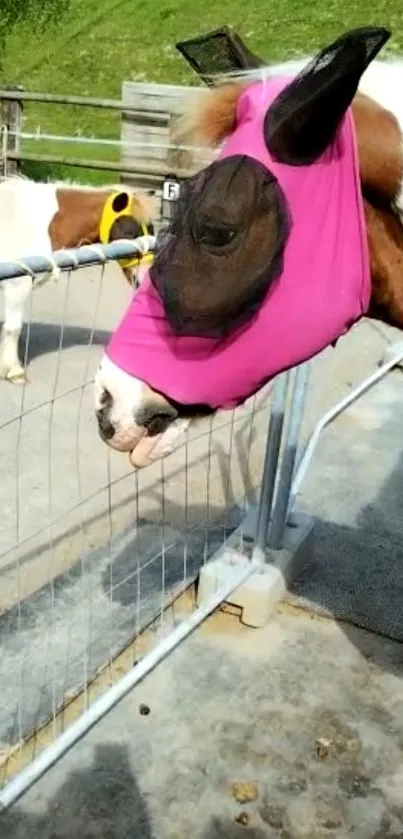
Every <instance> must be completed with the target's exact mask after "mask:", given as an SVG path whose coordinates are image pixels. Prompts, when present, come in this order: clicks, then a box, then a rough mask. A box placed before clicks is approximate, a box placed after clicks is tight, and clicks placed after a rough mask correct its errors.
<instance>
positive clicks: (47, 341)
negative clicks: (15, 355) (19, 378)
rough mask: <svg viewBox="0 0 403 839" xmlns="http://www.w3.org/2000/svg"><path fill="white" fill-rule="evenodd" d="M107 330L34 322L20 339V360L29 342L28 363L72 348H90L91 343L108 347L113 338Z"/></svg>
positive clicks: (23, 332)
mask: <svg viewBox="0 0 403 839" xmlns="http://www.w3.org/2000/svg"><path fill="white" fill-rule="evenodd" d="M111 334H112V333H111V332H110V331H108V330H107V329H95V330H94V332H93V333H92V330H91V327H89V326H85V327H84V326H69V325H65V326H62V327H61V326H60V324H56V323H38V322H36V321H34V322H32V323H30V324H29V326H27V325H26V324H25V326H24V328H23V331H22V334H21V339H20V345H19V347H20V358H23V357H24V355H25V347H26V342H27V340H28V342H29V343H28V362H30V361H33V360H34V359H35V358H39V357H40V356H42V355H47V354H48V353H54V352H57V351H58V350H59V348H60V349H64V350H66V349H70V348H71V347H88V344H89V342H90V341H91V344H94V345H97V346H106V344H107V343H108V342H109V340H110V337H111Z"/></svg>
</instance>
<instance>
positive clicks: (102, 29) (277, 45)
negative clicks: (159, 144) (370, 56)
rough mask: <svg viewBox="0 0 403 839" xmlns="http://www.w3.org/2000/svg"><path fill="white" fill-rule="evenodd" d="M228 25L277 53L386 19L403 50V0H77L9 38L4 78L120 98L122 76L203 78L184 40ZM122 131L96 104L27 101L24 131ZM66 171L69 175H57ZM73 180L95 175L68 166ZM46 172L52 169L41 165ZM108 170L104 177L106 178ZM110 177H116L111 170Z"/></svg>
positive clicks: (304, 48) (35, 87) (70, 149)
mask: <svg viewBox="0 0 403 839" xmlns="http://www.w3.org/2000/svg"><path fill="white" fill-rule="evenodd" d="M225 23H229V24H231V25H232V26H234V27H235V29H237V30H238V31H239V32H240V34H241V35H242V36H243V37H244V38H245V40H246V41H247V43H248V44H249V45H250V46H251V48H252V49H253V50H255V51H256V52H260V53H261V54H262V55H265V56H267V57H268V58H269V59H272V60H274V59H280V58H284V57H290V56H293V55H294V56H295V55H298V54H301V53H307V52H309V51H311V50H313V49H315V48H316V47H318V46H320V45H322V44H323V43H325V42H326V41H327V40H331V39H332V38H334V37H337V35H339V34H340V32H341V31H343V30H345V29H347V28H349V27H353V26H359V25H365V24H369V23H371V24H377V23H379V24H382V25H386V26H389V27H390V28H391V29H392V32H393V39H392V43H391V45H390V47H389V49H390V50H392V51H394V52H399V51H402V52H403V7H402V0H373V2H372V3H370V2H369V0H310V2H307V0H287V1H286V2H284V0H283V2H279V0H248V2H247V3H245V2H242V0H219V2H217V0H146V2H144V0H143V2H141V0H71V8H70V11H69V13H68V14H67V15H66V16H65V17H64V18H63V20H62V21H61V22H60V24H59V25H58V26H57V27H56V28H54V29H52V30H47V31H44V32H42V33H39V34H35V35H33V34H32V32H31V31H30V28H29V27H23V26H22V27H19V28H18V29H17V30H16V31H15V32H14V33H13V35H12V37H11V38H10V39H9V40H8V43H7V47H6V53H5V55H4V60H3V73H2V83H3V84H8V83H19V84H22V85H24V87H25V88H26V89H27V90H32V91H46V92H53V93H74V94H81V95H88V96H108V97H114V98H120V95H121V84H122V80H123V79H133V80H138V81H144V80H146V81H159V82H184V83H187V84H189V83H197V79H196V77H195V76H194V75H193V74H192V72H191V71H190V70H188V69H187V66H186V64H185V62H184V61H183V59H181V57H180V56H179V54H177V53H176V50H175V49H174V44H175V41H177V40H179V39H181V38H185V37H191V36H192V35H196V34H198V33H200V32H203V31H207V30H209V29H213V28H214V27H217V26H221V25H223V24H225ZM38 125H40V127H41V130H42V131H48V132H51V133H57V134H68V135H72V134H73V135H74V134H80V133H81V134H83V135H86V136H95V137H104V138H108V137H118V136H119V130H120V128H119V116H118V115H117V114H112V113H109V112H101V111H97V110H92V109H91V110H90V109H86V110H79V109H77V108H76V109H74V108H62V107H55V106H51V107H49V106H45V105H40V104H37V105H31V106H26V108H25V120H24V128H25V130H33V129H35V128H36V127H37V126H38ZM30 148H32V149H35V151H42V152H45V151H47V152H49V151H54V152H56V151H57V153H58V154H62V153H67V154H69V155H73V154H74V155H78V154H80V155H81V156H84V157H86V156H87V157H98V158H101V157H102V158H109V159H118V157H119V155H118V152H116V151H115V150H111V149H108V148H102V149H100V148H99V147H98V148H96V147H93V146H89V147H86V148H84V149H83V148H82V147H81V149H80V148H79V147H78V145H77V146H76V145H74V146H72V145H68V146H65V147H64V148H63V147H62V148H61V147H60V146H57V147H55V146H50V145H49V143H48V144H45V143H43V142H41V143H40V144H39V143H36V142H34V143H31V144H30ZM47 172H49V173H50V174H53V175H55V174H58V175H59V174H60V172H57V173H56V172H55V171H53V172H50V170H49V169H47ZM67 172H68V175H69V176H70V177H78V178H80V179H82V180H85V179H86V180H88V179H89V177H91V178H93V177H94V176H93V175H89V173H83V172H82V171H81V172H80V171H79V170H78V171H77V172H73V171H72V170H66V174H67ZM40 174H44V172H41V173H40ZM99 177H101V178H102V177H103V179H104V180H105V175H103V176H96V178H97V179H99ZM106 180H110V176H108V174H106Z"/></svg>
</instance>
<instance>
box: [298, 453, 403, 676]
mask: <svg viewBox="0 0 403 839" xmlns="http://www.w3.org/2000/svg"><path fill="white" fill-rule="evenodd" d="M376 456H377V453H376V452H374V457H376ZM313 512H314V508H313ZM314 521H315V554H314V557H313V558H312V561H311V562H310V563H309V564H308V566H307V568H306V569H305V570H304V572H303V573H302V574H301V575H300V577H299V578H298V579H297V580H296V581H295V583H294V585H293V587H292V589H291V593H290V594H291V596H290V600H291V602H292V603H295V604H298V605H302V606H306V607H307V608H309V609H313V610H314V611H317V612H319V613H321V614H324V615H329V616H332V617H333V618H335V619H336V620H337V621H338V622H339V623H340V627H341V629H342V630H343V631H344V632H345V634H346V635H347V636H348V637H349V638H350V640H351V642H352V643H354V644H357V643H359V644H360V645H362V648H361V651H362V653H363V654H364V655H366V654H367V644H366V635H365V634H364V633H357V632H355V630H354V627H359V628H361V629H364V630H368V631H369V632H371V633H375V634H376V635H379V636H382V637H383V638H388V639H391V640H393V641H398V642H400V644H399V645H396V644H395V645H393V654H392V652H391V650H392V645H390V649H389V646H388V645H384V644H382V643H380V644H379V645H378V647H377V657H376V659H375V661H376V663H377V664H378V665H380V666H381V667H383V668H384V669H386V670H390V671H391V672H393V673H395V674H396V675H400V676H401V675H403V456H402V457H401V458H399V460H398V462H397V464H396V465H395V468H394V469H393V471H392V473H391V474H390V476H389V477H388V479H387V481H385V482H384V484H383V485H382V487H381V489H380V492H379V493H378V495H377V497H376V498H375V499H374V500H373V501H372V502H371V503H369V504H364V505H363V507H362V508H361V510H360V511H359V513H358V515H357V517H356V524H355V525H354V526H352V525H350V524H348V525H347V524H338V523H336V522H335V521H331V520H330V519H325V518H324V517H317V518H316V517H314ZM372 649H373V647H372Z"/></svg>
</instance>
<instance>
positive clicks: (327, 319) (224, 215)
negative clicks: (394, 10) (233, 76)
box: [107, 29, 388, 409]
mask: <svg viewBox="0 0 403 839" xmlns="http://www.w3.org/2000/svg"><path fill="white" fill-rule="evenodd" d="M387 37H388V33H386V35H385V30H380V29H366V30H358V34H357V32H355V33H350V34H349V35H347V36H344V38H342V39H339V41H338V42H336V43H335V44H333V45H332V46H331V47H328V48H327V50H324V51H323V52H322V53H321V55H320V56H319V57H318V58H317V59H316V63H315V65H314V66H310V67H309V68H308V70H306V71H305V72H304V73H302V74H301V75H300V76H299V77H297V78H296V79H294V80H290V79H286V78H274V79H267V80H264V81H260V82H257V83H255V84H252V85H250V86H248V87H246V88H245V89H244V90H243V92H242V93H241V95H240V96H239V98H238V101H237V106H236V116H235V126H234V129H233V131H232V133H231V134H230V136H229V137H228V138H227V139H226V141H225V143H224V145H223V147H222V150H221V152H220V153H219V155H218V158H217V159H216V160H215V161H214V163H212V164H211V166H209V167H207V168H206V169H205V170H203V171H202V172H200V173H199V174H198V175H196V176H195V177H193V178H191V179H190V180H189V181H188V182H187V183H186V184H185V185H184V186H183V188H182V190H181V198H180V200H179V202H178V208H177V212H176V215H175V217H174V219H173V222H172V224H171V227H170V229H169V231H168V233H167V235H166V236H165V239H164V241H163V243H162V245H161V248H160V250H159V252H158V254H157V256H156V259H155V262H154V264H153V265H152V267H151V269H150V271H149V275H148V276H147V277H146V278H145V280H144V281H143V283H142V285H141V287H140V289H139V290H138V291H137V293H136V294H135V295H134V296H133V298H132V301H131V303H130V305H129V308H128V310H127V312H126V314H125V315H124V317H123V320H122V321H121V323H120V325H119V326H118V328H117V330H116V332H115V333H114V335H113V337H112V339H111V341H110V344H109V346H108V348H107V354H108V356H109V357H110V359H111V360H112V361H113V362H114V363H115V364H116V365H117V366H118V367H120V368H121V369H123V370H124V371H125V372H127V373H129V374H130V375H132V376H134V377H136V378H137V379H140V380H142V381H144V382H146V383H147V384H148V385H149V386H150V387H151V388H153V389H154V390H156V391H159V392H161V393H163V394H164V395H165V396H167V397H168V398H170V399H171V400H173V401H175V402H177V403H180V404H182V405H207V406H209V407H210V408H213V409H215V408H231V407H233V406H236V405H238V404H239V403H241V402H243V401H244V400H245V399H246V398H247V397H248V396H249V395H251V394H252V393H254V392H256V391H257V390H258V389H259V388H260V387H261V386H262V385H263V384H264V383H265V382H267V381H268V380H269V379H271V378H272V377H273V376H275V375H276V374H278V373H279V372H281V371H283V370H286V369H288V368H290V367H292V366H294V365H296V364H299V363H301V362H302V361H305V360H307V359H309V358H311V357H312V356H314V355H316V354H317V353H318V352H320V351H321V350H322V349H324V348H325V347H326V346H328V345H329V344H331V343H333V342H334V341H335V340H337V338H338V337H339V336H340V335H342V334H343V333H344V332H346V331H347V330H348V329H349V328H350V327H351V325H352V324H353V323H354V322H355V321H356V320H357V319H359V318H360V317H361V316H362V315H363V314H364V313H365V312H366V311H367V309H368V306H369V301H370V273H369V257H368V246H367V239H366V231H365V224H364V217H363V206H362V196H361V189H360V182H359V171H358V159H357V150H356V144H355V130H354V125H353V120H352V114H351V111H350V109H349V104H350V103H351V100H352V98H353V96H354V93H355V90H356V88H357V85H358V81H359V78H360V75H361V74H362V72H363V70H364V69H365V66H367V64H368V63H369V62H370V60H371V59H372V58H373V57H374V54H376V52H378V50H379V49H380V47H381V46H382V44H383V43H384V41H385V40H387ZM340 56H341V57H340ZM335 62H336V65H335ZM337 62H338V63H337ZM332 80H333V81H332ZM332 85H333V87H332ZM318 91H319V94H320V96H319V94H318ZM315 96H316V99H315ZM318 96H319V99H318ZM320 97H322V99H321V98H320ZM332 97H333V99H332ZM318 102H319V105H318ZM324 102H330V103H331V104H332V103H333V105H334V108H335V115H333V117H332V115H331V116H330V118H329V114H328V112H327V111H326V106H325V105H324ZM306 103H308V104H306ZM312 103H313V104H315V103H316V107H317V111H316V112H315V113H314V114H313V117H314V118H312V108H313V104H312ZM307 108H308V110H309V109H311V110H310V111H309V114H310V116H311V122H310V124H309V131H308V129H307V132H308V133H307V134H306V137H307V141H306V142H305V140H306V137H305V134H304V124H305V123H304V114H305V111H306V109H307ZM304 109H305V111H304ZM330 110H331V108H329V109H328V111H330ZM336 112H337V113H336ZM293 132H294V133H293Z"/></svg>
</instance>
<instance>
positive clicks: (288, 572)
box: [197, 514, 314, 628]
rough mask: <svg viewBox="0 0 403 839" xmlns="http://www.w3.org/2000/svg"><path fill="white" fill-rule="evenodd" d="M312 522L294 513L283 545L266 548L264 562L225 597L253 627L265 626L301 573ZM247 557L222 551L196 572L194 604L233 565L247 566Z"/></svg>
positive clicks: (211, 590)
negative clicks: (197, 581)
mask: <svg viewBox="0 0 403 839" xmlns="http://www.w3.org/2000/svg"><path fill="white" fill-rule="evenodd" d="M313 532H314V528H313V521H312V519H310V518H309V517H308V516H303V515H300V514H296V515H294V516H293V519H292V524H291V525H288V526H287V528H286V532H285V536H284V547H283V548H282V549H281V550H279V551H273V550H271V549H269V548H268V549H267V563H266V564H265V565H262V567H261V569H259V570H257V571H256V572H255V573H254V574H252V575H251V576H250V577H249V579H247V580H246V581H245V582H244V583H243V584H242V585H241V586H239V587H238V588H237V589H235V591H234V592H233V593H232V594H231V595H230V597H228V599H227V601H226V602H227V603H229V604H230V605H232V606H238V607H240V608H241V609H242V615H241V621H242V623H244V624H246V625H247V626H252V627H255V628H258V627H262V626H265V624H266V623H267V621H268V620H269V618H270V617H271V615H272V614H273V612H274V610H275V608H276V606H277V604H278V603H279V601H280V600H282V598H283V597H284V594H285V592H286V590H287V587H288V586H289V585H290V583H291V582H292V581H293V580H294V579H295V578H296V577H297V576H298V575H299V574H300V573H301V571H302V569H303V567H304V565H305V563H306V561H307V560H308V558H309V557H310V556H312V551H313ZM249 562H250V560H249V559H248V557H246V556H243V555H242V554H239V553H237V552H235V551H225V552H223V554H222V556H218V557H217V558H216V559H214V560H212V562H208V563H207V564H206V565H205V566H204V567H203V568H202V569H201V571H200V577H199V585H198V593H197V605H198V606H201V605H202V604H203V603H204V602H205V601H206V600H208V599H209V598H210V597H211V596H212V595H213V594H214V593H215V592H216V591H217V588H219V587H221V586H222V585H223V584H224V583H225V582H226V580H228V577H229V575H231V574H233V571H234V565H236V566H238V567H239V565H245V566H246V565H248V564H249Z"/></svg>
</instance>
